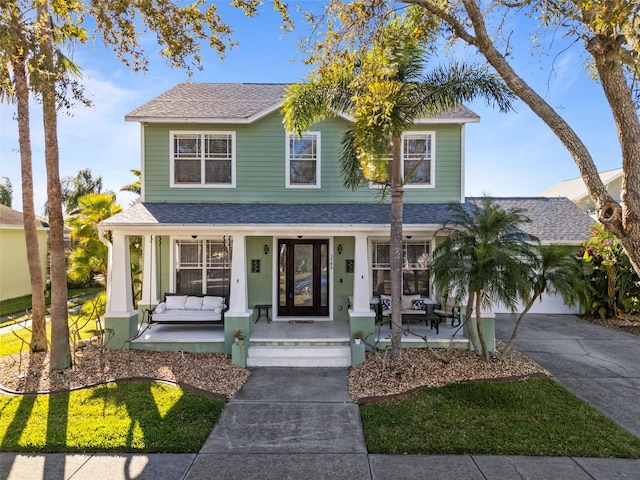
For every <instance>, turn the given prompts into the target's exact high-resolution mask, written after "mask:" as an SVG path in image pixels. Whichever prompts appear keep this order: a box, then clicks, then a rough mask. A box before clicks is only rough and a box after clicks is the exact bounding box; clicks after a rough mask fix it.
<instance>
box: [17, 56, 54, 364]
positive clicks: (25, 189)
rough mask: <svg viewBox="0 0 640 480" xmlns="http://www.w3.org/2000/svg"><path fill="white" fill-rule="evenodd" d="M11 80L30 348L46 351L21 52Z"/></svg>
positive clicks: (23, 66)
mask: <svg viewBox="0 0 640 480" xmlns="http://www.w3.org/2000/svg"><path fill="white" fill-rule="evenodd" d="M12 68H13V76H14V84H15V88H16V98H17V108H18V138H19V140H18V141H19V144H20V168H21V173H22V215H23V222H24V236H25V241H26V245H27V263H28V265H29V278H30V281H31V345H30V348H31V351H32V352H46V351H47V348H48V344H47V330H46V303H45V298H44V279H43V276H42V264H41V259H40V249H39V246H38V230H37V227H36V213H35V207H34V203H33V167H32V154H31V131H30V127H29V87H28V84H27V73H26V65H25V58H24V56H23V55H22V54H21V53H20V52H14V54H13V57H12Z"/></svg>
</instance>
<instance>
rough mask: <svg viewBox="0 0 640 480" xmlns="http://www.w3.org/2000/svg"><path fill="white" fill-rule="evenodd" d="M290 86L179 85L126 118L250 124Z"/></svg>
mask: <svg viewBox="0 0 640 480" xmlns="http://www.w3.org/2000/svg"><path fill="white" fill-rule="evenodd" d="M288 86H289V84H286V83H179V84H178V85H176V86H175V87H173V88H170V89H169V90H167V91H166V92H164V93H162V94H160V95H158V96H157V97H156V98H154V99H152V100H150V101H149V102H147V103H145V104H144V105H142V106H140V107H138V108H136V109H135V110H134V111H132V112H131V113H129V114H127V115H125V119H126V120H131V121H145V120H149V119H154V120H156V121H159V120H166V121H171V120H172V119H173V120H187V119H188V120H191V121H198V120H201V121H206V120H218V121H223V120H225V119H226V120H229V121H238V120H242V121H247V120H249V119H251V118H252V117H254V116H255V115H258V114H260V113H262V112H268V111H271V110H275V109H277V108H278V107H279V106H280V104H281V102H282V98H283V96H284V94H285V91H286V88H287V87H288ZM435 118H441V119H452V118H453V119H460V118H462V119H466V120H469V121H477V120H478V119H479V118H480V117H479V116H478V115H477V114H476V113H474V112H472V111H471V110H469V109H468V108H467V107H465V106H464V105H460V106H458V107H456V108H454V109H451V110H450V111H448V112H445V113H443V114H441V115H438V116H437V117H435Z"/></svg>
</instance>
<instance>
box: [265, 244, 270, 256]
mask: <svg viewBox="0 0 640 480" xmlns="http://www.w3.org/2000/svg"><path fill="white" fill-rule="evenodd" d="M264 254H265V255H269V245H267V244H266V243H265V244H264Z"/></svg>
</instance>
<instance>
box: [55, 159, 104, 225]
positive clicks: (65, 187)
mask: <svg viewBox="0 0 640 480" xmlns="http://www.w3.org/2000/svg"><path fill="white" fill-rule="evenodd" d="M101 192H102V177H97V178H93V175H92V174H91V169H90V168H84V169H82V170H80V171H79V172H78V173H77V175H76V176H75V177H71V176H69V177H64V178H63V179H62V204H63V205H64V207H65V212H66V213H67V215H73V214H75V213H77V209H78V201H79V199H80V198H81V197H84V196H85V195H88V194H90V193H101Z"/></svg>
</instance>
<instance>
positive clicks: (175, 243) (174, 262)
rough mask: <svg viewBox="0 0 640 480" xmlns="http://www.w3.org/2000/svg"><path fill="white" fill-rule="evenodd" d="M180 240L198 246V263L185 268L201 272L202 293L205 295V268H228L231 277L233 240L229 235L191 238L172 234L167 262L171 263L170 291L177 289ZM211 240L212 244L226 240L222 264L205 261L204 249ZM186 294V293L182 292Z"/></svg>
mask: <svg viewBox="0 0 640 480" xmlns="http://www.w3.org/2000/svg"><path fill="white" fill-rule="evenodd" d="M181 242H185V243H189V244H194V245H199V248H200V257H201V258H200V259H199V262H198V265H194V266H191V267H186V269H193V270H200V272H201V278H202V289H201V293H200V294H202V295H206V294H207V292H206V289H207V283H206V282H207V270H208V269H216V270H228V271H229V280H230V277H231V255H232V254H233V252H232V250H233V242H232V238H231V237H226V238H221V237H201V238H197V239H195V238H193V237H192V236H191V237H186V236H175V237H174V236H172V237H171V238H170V244H171V251H170V254H169V262H170V265H171V277H170V279H169V290H170V291H171V292H176V290H177V287H178V286H177V280H176V276H177V273H178V264H179V262H180V256H179V248H180V247H179V244H180V243H181ZM208 242H211V243H214V244H224V243H225V242H226V245H227V249H228V252H229V253H228V255H227V258H226V260H225V261H224V262H223V263H222V264H218V263H210V262H207V260H206V258H205V257H206V251H207V243H208ZM184 295H186V294H184Z"/></svg>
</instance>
